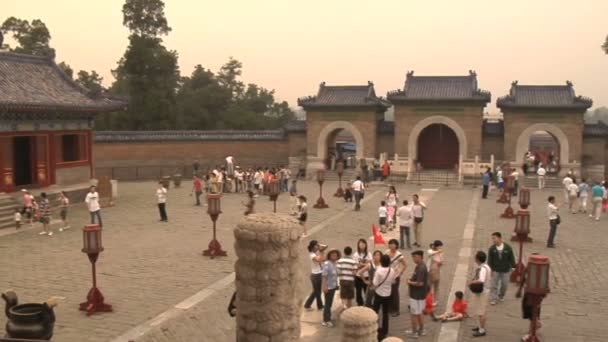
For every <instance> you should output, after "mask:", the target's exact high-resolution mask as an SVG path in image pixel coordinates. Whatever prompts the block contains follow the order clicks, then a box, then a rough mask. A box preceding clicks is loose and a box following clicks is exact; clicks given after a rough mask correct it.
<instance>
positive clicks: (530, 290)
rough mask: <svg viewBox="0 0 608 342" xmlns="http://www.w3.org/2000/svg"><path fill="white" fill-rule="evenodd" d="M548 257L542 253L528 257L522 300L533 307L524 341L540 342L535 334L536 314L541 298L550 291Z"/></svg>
mask: <svg viewBox="0 0 608 342" xmlns="http://www.w3.org/2000/svg"><path fill="white" fill-rule="evenodd" d="M549 269H550V263H549V258H548V257H546V256H542V255H532V256H530V258H529V259H528V267H527V269H526V290H525V292H526V296H527V298H526V296H524V300H526V299H527V300H528V301H529V302H528V303H529V304H531V306H532V307H533V309H532V319H531V320H530V332H529V333H528V338H527V339H525V341H526V342H540V339H539V338H538V336H537V335H536V330H537V328H538V314H539V312H540V305H541V303H542V301H543V298H545V296H546V295H547V294H548V293H549V292H551V290H550V289H549Z"/></svg>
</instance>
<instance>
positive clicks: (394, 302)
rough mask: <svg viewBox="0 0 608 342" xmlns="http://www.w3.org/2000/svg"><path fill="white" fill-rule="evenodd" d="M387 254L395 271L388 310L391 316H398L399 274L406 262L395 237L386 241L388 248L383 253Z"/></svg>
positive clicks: (403, 270)
mask: <svg viewBox="0 0 608 342" xmlns="http://www.w3.org/2000/svg"><path fill="white" fill-rule="evenodd" d="M384 254H386V255H388V257H389V258H390V260H391V264H390V266H391V268H392V269H393V271H395V280H394V281H393V283H392V284H391V285H392V291H391V305H390V312H391V314H392V316H393V317H397V316H399V313H400V308H399V284H400V282H401V274H402V273H403V272H405V269H406V266H407V264H406V262H405V258H404V257H403V254H401V252H399V241H397V240H396V239H390V240H389V241H388V249H387V250H386V252H385V253H384Z"/></svg>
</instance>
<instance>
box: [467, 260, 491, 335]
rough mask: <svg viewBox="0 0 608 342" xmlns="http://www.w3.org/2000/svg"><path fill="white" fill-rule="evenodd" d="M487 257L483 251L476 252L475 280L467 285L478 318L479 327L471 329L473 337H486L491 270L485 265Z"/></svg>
mask: <svg viewBox="0 0 608 342" xmlns="http://www.w3.org/2000/svg"><path fill="white" fill-rule="evenodd" d="M487 258H488V256H487V255H486V253H485V252H484V251H478V252H477V254H475V264H477V269H476V270H475V278H473V281H471V282H470V283H469V290H471V292H472V297H471V304H472V306H473V307H474V308H475V310H476V311H477V316H478V317H479V326H477V327H476V328H474V329H473V336H474V337H481V336H486V329H485V327H486V307H487V305H488V298H489V296H490V278H491V277H492V270H491V269H490V266H488V264H486V260H487Z"/></svg>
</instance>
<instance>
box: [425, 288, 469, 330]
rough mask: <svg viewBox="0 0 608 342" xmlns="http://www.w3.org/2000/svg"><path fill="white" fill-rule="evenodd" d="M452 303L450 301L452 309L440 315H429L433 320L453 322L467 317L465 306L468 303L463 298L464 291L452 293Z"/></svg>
mask: <svg viewBox="0 0 608 342" xmlns="http://www.w3.org/2000/svg"><path fill="white" fill-rule="evenodd" d="M454 297H455V298H454V303H452V311H449V312H446V313H444V314H442V315H439V316H435V315H434V314H433V315H431V318H432V319H433V321H435V322H437V321H441V322H442V323H443V322H454V321H462V319H463V318H465V317H468V316H469V315H468V314H467V308H468V306H469V305H468V303H467V301H466V300H464V293H462V291H456V292H455V293H454Z"/></svg>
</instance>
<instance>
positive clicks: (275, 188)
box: [268, 179, 280, 197]
mask: <svg viewBox="0 0 608 342" xmlns="http://www.w3.org/2000/svg"><path fill="white" fill-rule="evenodd" d="M268 192H269V193H270V196H271V197H272V196H275V197H276V196H278V195H279V192H280V189H279V181H278V180H276V179H273V180H272V181H270V183H268Z"/></svg>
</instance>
